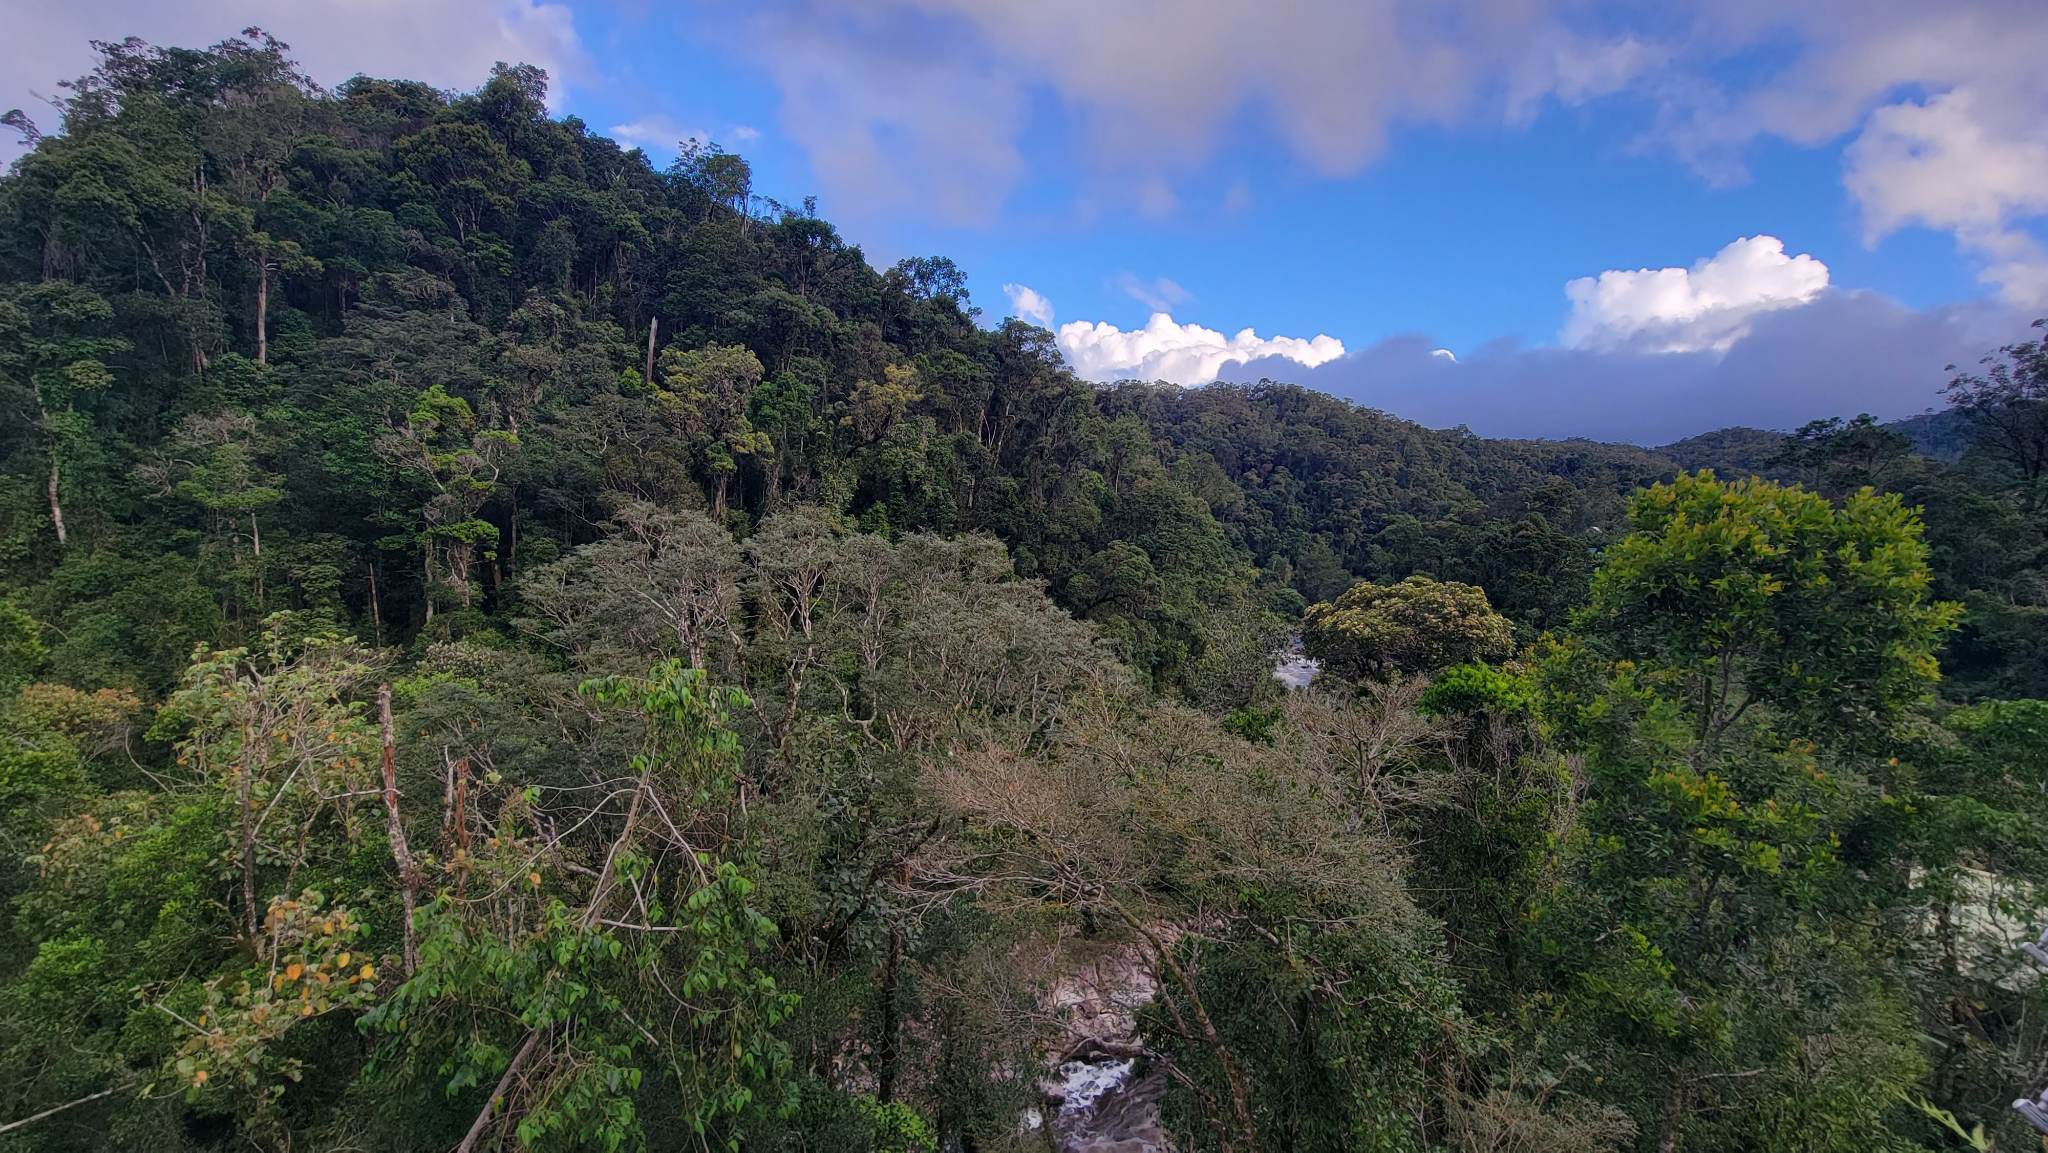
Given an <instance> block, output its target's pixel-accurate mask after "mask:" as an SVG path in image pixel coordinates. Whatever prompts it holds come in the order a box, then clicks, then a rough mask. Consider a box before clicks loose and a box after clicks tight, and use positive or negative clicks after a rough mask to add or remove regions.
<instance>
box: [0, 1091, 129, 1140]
mask: <svg viewBox="0 0 2048 1153" xmlns="http://www.w3.org/2000/svg"><path fill="white" fill-rule="evenodd" d="M133 1087H134V1086H133V1085H132V1084H128V1085H116V1086H114V1087H113V1088H112V1089H102V1090H100V1091H99V1092H97V1093H87V1094H86V1095H85V1096H83V1097H80V1098H77V1099H76V1100H72V1101H66V1102H64V1103H63V1104H62V1105H57V1106H53V1107H51V1108H48V1109H45V1110H43V1111H42V1112H40V1113H31V1114H29V1115H28V1116H26V1117H23V1118H22V1119H21V1120H19V1121H9V1122H8V1123H7V1124H5V1125H0V1133H11V1132H13V1131H14V1130H16V1129H20V1128H22V1127H23V1126H26V1125H32V1124H34V1123H35V1122H37V1121H40V1120H42V1119H43V1118H45V1117H54V1116H56V1115H57V1114H59V1113H62V1112H64V1111H65V1110H66V1109H76V1108H78V1107H79V1106H80V1105H90V1104H91V1103H93V1102H94V1101H98V1100H100V1099H101V1098H103V1097H112V1096H113V1095H114V1094H116V1093H119V1092H121V1091H122V1090H123V1089H130V1088H133Z"/></svg>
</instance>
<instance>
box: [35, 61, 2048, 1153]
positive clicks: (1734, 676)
mask: <svg viewBox="0 0 2048 1153" xmlns="http://www.w3.org/2000/svg"><path fill="white" fill-rule="evenodd" d="M101 47H102V55H103V63H102V65H101V66H100V68H99V69H98V70H97V71H96V72H94V73H93V74H92V75H90V76H88V77H85V78H82V79H81V80H79V81H78V82H76V83H75V84H73V85H71V86H69V87H68V89H67V96H66V99H67V104H66V110H65V114H64V122H63V125H62V132H61V134H51V135H47V136H44V135H39V134H38V133H37V131H36V127H35V125H33V124H32V123H30V122H28V120H26V119H25V118H23V117H21V116H20V115H19V114H11V115H10V116H9V117H8V118H7V123H8V124H9V125H10V126H12V127H14V128H15V129H16V130H17V131H19V132H21V133H22V134H23V135H24V136H25V137H27V138H28V139H29V140H30V142H31V143H32V144H33V148H32V150H31V151H30V152H29V153H28V154H27V155H25V156H24V157H23V158H22V159H21V160H20V161H18V162H17V163H16V165H15V166H14V167H13V169H12V170H11V171H10V172H9V173H8V174H7V175H6V176H5V177H4V178H0V414H4V415H0V696H4V700H0V1148H21V1149H52V1150H62V1149H80V1150H85V1149H147V1150H213V1149H220V1150H226V1149H244V1148H257V1149H264V1150H286V1149H302V1150H337V1151H338V1150H344V1149H350V1150H353V1149H420V1148H455V1149H459V1150H463V1151H468V1150H482V1149H498V1148H520V1149H525V1148H533V1149H583V1148H596V1149H621V1148H643V1147H644V1148H655V1149H668V1148H712V1147H723V1148H729V1149H760V1150H768V1149H788V1150H805V1149H819V1150H822V1149H832V1150H839V1149H871V1150H877V1151H885V1150H886V1151H898V1150H900V1151H905V1153H908V1151H912V1150H936V1149H942V1148H943V1149H947V1150H963V1151H964V1150H999V1149H1043V1148H1048V1147H1051V1146H1052V1143H1053V1142H1054V1141H1055V1140H1056V1137H1055V1135H1054V1128H1053V1126H1051V1125H1048V1124H1040V1125H1038V1126H1036V1127H1032V1126H1028V1125H1025V1124H1023V1119H1024V1118H1025V1117H1026V1116H1027V1115H1028V1111H1031V1110H1037V1111H1038V1113H1037V1114H1035V1115H1036V1116H1038V1117H1040V1118H1041V1119H1043V1118H1045V1117H1047V1116H1049V1115H1050V1114H1051V1113H1052V1112H1054V1111H1056V1109H1057V1106H1058V1104H1059V1103H1058V1102H1056V1101H1051V1100H1048V1098H1047V1095H1046V1094H1047V1090H1046V1087H1045V1085H1044V1084H1043V1083H1042V1078H1041V1074H1042V1071H1043V1070H1044V1069H1046V1068H1047V1067H1048V1065H1049V1064H1052V1063H1056V1061H1055V1058H1058V1057H1060V1056H1062V1050H1063V1047H1065V1046H1067V1044H1068V1042H1069V1041H1070V1040H1071V1038H1070V1037H1068V1036H1067V1035H1066V1033H1065V1032H1064V1030H1065V1029H1066V1028H1067V1025H1066V1023H1064V1022H1062V1021H1061V1020H1060V1019H1059V1015H1058V1013H1057V1011H1056V1008H1057V1007H1056V1006H1055V1005H1054V1004H1053V1003H1052V1002H1051V1001H1050V1000H1049V998H1048V990H1050V989H1053V988H1054V987H1056V986H1058V985H1059V983H1060V982H1061V981H1062V980H1063V979H1064V978H1065V977H1067V976H1069V975H1070V972H1069V968H1068V965H1069V959H1070V958H1072V957H1074V956H1076V955H1081V954H1087V953H1097V954H1099V953H1102V952H1104V951H1114V952H1117V953H1118V954H1119V955H1122V956H1127V957H1130V958H1134V959H1135V960H1134V962H1133V963H1134V964H1135V965H1136V966H1138V967H1139V968H1141V969H1143V970H1144V971H1145V972H1146V973H1147V974H1149V981H1150V984H1151V985H1152V986H1153V987H1154V989H1155V992H1154V994H1153V996H1152V999H1151V1001H1150V1002H1148V1003H1147V1004H1146V1005H1145V1006H1144V1007H1143V1008H1142V1009H1140V1010H1139V1011H1138V1022H1137V1031H1138V1036H1139V1038H1140V1040H1139V1041H1135V1042H1132V1052H1131V1054H1130V1056H1131V1058H1132V1059H1133V1060H1135V1061H1136V1062H1139V1063H1141V1067H1142V1068H1144V1069H1146V1070H1149V1071H1152V1072H1153V1073H1156V1074H1158V1075H1160V1076H1162V1077H1163V1079H1164V1085H1165V1089H1164V1091H1163V1102H1162V1104H1161V1109H1162V1111H1163V1120H1164V1122H1165V1124H1166V1126H1167V1128H1168V1129H1169V1130H1170V1131H1171V1132H1172V1133H1173V1134H1174V1135H1175V1138H1176V1139H1177V1141H1178V1142H1179V1143H1180V1147H1182V1148H1186V1149H1216V1150H1236V1151H1239V1153H1249V1151H1252V1150H1268V1149H1288V1150H1305V1151H1306V1150H1340V1149H1341V1150H1349V1149H1377V1150H1420V1149H1455V1150H1464V1151H1471V1153H1479V1151H1482V1150H1484V1151H1501V1150H1515V1151H1519V1153H1544V1151H1553V1150H1554V1151H1556V1153H1566V1151H1574V1153H1576V1151H1584V1150H1617V1151H1619V1150H1635V1149H1640V1150H1656V1151H1657V1153H1670V1151H1674V1150H1681V1149H1682V1150H1688V1151H1695V1153H1708V1151H1724V1150H1725V1151H1729V1153H1739V1151H1748V1150H1770V1151H1773V1153H1776V1151H1781V1150H1811V1151H1823V1150H1842V1151H1844V1153H1847V1151H1849V1150H1855V1151H1858V1153H1867V1151H1870V1150H1898V1151H1906V1150H1941V1149H1958V1148H1971V1147H1975V1148H1978V1149H1986V1148H1990V1147H1992V1145H1993V1143H1996V1145H1997V1147H2000V1148H2010V1149H2018V1148H2023V1147H2026V1146H2027V1144H2028V1143H2029V1142H2030V1141H2031V1140H2032V1138H2031V1137H2030V1136H2029V1134H2028V1131H2027V1129H2026V1127H2025V1125H2024V1123H2023V1122H2021V1121H2020V1120H2019V1119H2018V1118H2017V1117H2016V1116H2015V1115H2013V1114H2012V1113H2011V1112H2010V1111H2009V1110H2007V1109H2006V1107H2005V1106H2006V1103H2007V1102H2008V1101H2010V1100H2011V1099H2012V1098H2013V1097H2015V1096H2019V1095H2023V1094H2031V1093H2032V1092H2034V1091H2035V1090H2038V1089H2039V1088H2041V1085H2042V1083H2044V1082H2048V1046H2044V1044H2043V1036H2042V1025H2041V1021H2042V1014H2043V1011H2044V1010H2048V1000H2044V997H2048V994H2044V991H2043V988H2042V985H2041V983H2040V982H2039V981H2037V980H2036V979H2034V977H2033V975H2032V973H2031V971H2030V970H2029V969H2028V968H2027V966H2026V964H2025V963H2024V961H2022V960H2021V959H2019V954H2018V953H2017V945H2018V943H2019V942H2020V941H2021V940H2025V939H2031V938H2032V936H2033V935H2034V934H2035V933H2037V932H2038V931H2039V930H2040V928H2041V926H2042V924H2043V921H2044V918H2048V899H2044V897H2043V896H2040V895H2037V887H2038V885H2039V884H2040V882H2041V881H2043V880H2044V879H2048V840H2044V833H2043V830H2044V829H2048V792H2044V790H2048V701H2044V700H2042V699H2040V698H2043V697H2048V627H2044V626H2048V532H2044V530H2048V512H2044V508H2043V503H2042V496H2043V489H2044V480H2043V477H2042V473H2043V470H2044V468H2048V352H2044V350H2043V348H2042V346H2041V344H2040V343H2038V342H2030V343H2022V344H2015V345H2013V346H2011V347H2009V348H2006V349H2003V350H2000V351H1999V352H1997V353H1995V354H1993V355H1992V356H1991V357H1990V358H1989V359H1988V360H1987V362H1986V363H1985V364H1984V365H1983V366H1980V369H1979V370H1978V371H1975V372H1969V373H1964V374H1961V375H1958V376H1957V377H1955V379H1953V380H1951V381H1950V382H1948V384H1947V387H1946V390H1945V396H1946V398H1947V400H1948V402H1949V406H1950V407H1949V409H1948V411H1947V412H1945V413H1943V414H1939V415H1935V416H1930V417H1925V418H1919V419H1917V420H1915V421H1912V422H1905V423H1903V424H1901V425H1899V426H1892V427H1887V426H1883V425H1880V424H1878V423H1876V422H1873V421H1871V420H1869V419H1867V418H1860V419H1858V420H1854V421H1840V420H1826V421H1817V422H1815V423H1814V424H1811V425H1809V426H1807V427H1805V428H1803V429H1800V430H1799V431H1798V432H1796V433H1794V434H1791V435H1780V434H1775V433H1765V432H1758V431H1755V430H1742V429H1731V430H1724V431H1723V432H1720V433H1715V434H1709V435H1708V436H1704V437H1698V438H1693V439H1692V440H1689V441H1686V442H1681V443H1680V444H1677V445H1671V446H1666V447H1665V448H1663V449H1656V450H1649V449H1638V448H1633V447H1627V446H1614V445H1602V444H1595V443H1590V442H1519V441H1497V440H1486V439H1482V438H1479V437H1475V436H1472V435H1470V434H1468V433H1466V432H1464V431H1462V430H1450V431H1433V430H1427V429H1423V428H1421V427H1419V426H1416V425H1414V424H1411V423H1408V422H1404V421H1401V420H1399V419H1397V418H1395V417H1392V416H1389V415H1386V414H1383V413H1379V412H1375V411H1372V410H1369V409H1364V408H1360V407H1357V406H1354V405H1351V404H1348V403H1346V402H1343V401H1339V400H1335V399H1333V398H1330V397H1326V396H1322V395H1319V394H1316V393H1313V392H1309V391H1306V390H1303V389H1300V388H1296V387H1292V386H1288V385H1284V384H1274V383H1263V384H1260V385H1256V386H1248V387H1246V386H1229V385H1215V386H1212V387H1207V388H1200V389H1180V388H1176V387H1172V386H1166V385H1155V384H1143V383H1124V384H1119V385H1115V386H1109V387H1104V386H1099V385H1095V384H1091V383H1088V382H1085V381H1081V380H1078V379H1077V378H1075V377H1074V376H1073V375H1072V374H1071V373H1070V372H1068V371H1067V370H1066V368H1065V367H1064V366H1063V364H1062V362H1061V359H1060V356H1059V353H1058V351H1057V348H1056V347H1055V345H1054V343H1053V339H1052V336H1051V334H1050V333H1048V332H1046V331H1044V330H1042V329H1039V328H1035V327H1032V326H1030V325H1027V324H1023V323H1021V322H1018V321H1016V320H1009V321H1006V322H1004V323H1003V324H1001V325H993V326H992V325H989V324H987V323H986V318H984V317H983V316H982V315H981V313H980V311H979V310H978V309H976V308H975V307H973V305H972V302H971V301H970V299H969V297H968V293H967V291H966V288H965V278H964V277H963V276H962V274H961V273H960V271H959V270H958V269H957V268H955V267H954V266H953V265H952V264H951V262H949V261H947V260H944V259H942V258H921V259H912V260H906V261H903V262H901V263H899V264H897V265H896V266H895V267H893V268H891V269H889V270H887V271H880V272H878V271H876V270H875V269H873V268H871V267H870V266H869V264H868V263H867V261H866V259H865V257H864V256H863V255H862V253H861V251H860V250H859V249H858V248H857V247H854V246H851V245H849V244H847V243H846V242H845V241H844V240H843V239H842V238H841V237H840V236H839V235H838V234H837V232H836V231H835V230H834V229H833V228H832V226H831V225H830V224H828V223H827V222H825V221H824V220H822V219H820V218H819V217H818V215H817V211H816V206H815V205H814V204H813V203H811V202H809V201H805V202H804V203H802V204H799V205H785V204H780V203H777V202H775V201H774V200H772V199H768V198H766V197H762V196H759V195H756V194H755V193H754V191H753V189H752V187H751V180H750V175H749V172H748V169H747V165H746V163H745V161H744V160H743V159H742V158H740V157H739V156H736V155H733V154H729V153H725V152H722V151H719V150H717V149H715V148H697V147H686V148H685V150H684V151H683V153H682V154H681V155H680V156H679V157H678V159H677V160H676V161H675V163H674V164H672V165H670V166H669V167H668V168H666V169H662V170H657V169H656V168H654V167H653V166H652V165H651V164H650V163H649V161H648V159H647V157H646V156H645V155H644V154H643V153H641V152H638V151H630V152H629V151H622V150H621V149H620V148H619V147H618V146H617V145H616V144H614V143H613V142H611V141H609V140H606V139H603V138H601V137H598V136H595V135H593V134H592V133H590V132H589V131H588V129H587V127H586V126H584V125H583V124H581V123H580V122H578V121H577V120H575V119H574V118H569V119H560V120H558V119H554V118H551V117H550V116H549V115H548V113H547V111H546V108H545V104H544V96H545V84H546V78H545V77H544V76H543V75H542V74H540V73H539V72H537V71H535V70H533V69H530V68H525V67H501V68H500V69H498V70H497V71H496V72H495V73H494V74H493V75H492V76H491V77H490V78H489V79H488V81H487V82H486V83H484V84H483V86H482V87H480V88H479V89H477V90H476V91H474V92H470V93H461V94H450V93H443V92H440V91H437V90H434V89H432V88H430V87H427V86H425V85H421V84H417V83H411V82H405V81H387V80H375V79H368V78H360V77H359V78H357V79H355V80H352V81H350V82H348V83H347V84H344V85H343V86H341V87H340V88H339V89H336V90H333V91H331V92H330V91H323V90H321V89H319V88H317V87H316V86H314V85H313V84H312V83H310V82H309V81H308V80H307V79H306V78H305V77H304V76H302V75H301V74H299V72H298V71H297V70H296V69H295V67H294V66H293V65H292V64H291V62H290V59H289V56H288V54H287V52H286V50H285V47H284V46H283V45H280V44H278V43H276V42H274V41H272V40H270V39H268V38H267V37H265V36H263V35H262V34H261V33H260V32H256V31H254V30H252V31H251V32H249V33H246V34H245V35H244V36H243V37H241V38H238V39H235V40H230V41H227V42H224V43H222V44H220V45H216V46H214V47H213V48H211V49H208V50H204V51H195V50H184V49H160V48H155V47H152V46H149V45H146V44H142V43H140V42H136V41H130V42H127V43H123V44H112V45H103V46H101ZM1941 385H1942V382H1940V381H1931V382H1930V384H1929V387H1930V397H1932V396H1933V394H1934V390H1935V389H1936V388H1938V387H1940V386H1941ZM1706 470H1713V471H1706ZM1716 473H1718V475H1719V477H1721V478H1723V479H1717V477H1716ZM1736 478H1742V479H1736ZM1296 637H1299V638H1300V639H1301V642H1302V643H1303V644H1304V645H1305V646H1306V648H1307V651H1308V653H1309V654H1310V655H1312V656H1315V657H1317V658H1319V659H1320V660H1321V661H1322V662H1323V668H1324V673H1323V675H1322V677H1321V678H1319V679H1318V681H1317V682H1316V684H1315V685H1314V686H1312V687H1311V688H1309V689H1305V690H1295V691H1288V690H1286V689H1284V688H1283V687H1282V686H1281V684H1280V683H1278V682H1277V681H1275V680H1274V678H1273V677H1272V675H1271V672H1272V668H1273V664H1274V661H1275V658H1276V656H1277V655H1278V654H1280V653H1281V652H1283V651H1284V650H1285V649H1286V648H1287V647H1288V646H1289V645H1290V644H1291V643H1292V642H1293V640H1294V638H1296ZM1094 1040H1096V1041H1097V1042H1098V1043H1099V1042H1101V1041H1102V1040H1104V1039H1102V1038H1095V1039H1094ZM1979 1127H1981V1128H1979Z"/></svg>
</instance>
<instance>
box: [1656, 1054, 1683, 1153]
mask: <svg viewBox="0 0 2048 1153" xmlns="http://www.w3.org/2000/svg"><path fill="white" fill-rule="evenodd" d="M1684 1116H1685V1081H1684V1079H1683V1078H1682V1077H1681V1076H1680V1075H1679V1073H1678V1071H1677V1070H1675V1069H1674V1070H1672V1072H1671V1084H1670V1085H1669V1086H1668V1087H1666V1088H1665V1090H1664V1116H1663V1118H1662V1120H1661V1121H1660V1122H1659V1128H1660V1132H1659V1133H1658V1135H1657V1153H1678V1122H1679V1120H1680V1119H1681V1118H1682V1117H1684Z"/></svg>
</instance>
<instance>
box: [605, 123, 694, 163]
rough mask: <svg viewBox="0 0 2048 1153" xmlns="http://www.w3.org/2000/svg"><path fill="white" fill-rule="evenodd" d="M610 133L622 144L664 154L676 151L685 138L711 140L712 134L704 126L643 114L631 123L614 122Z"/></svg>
mask: <svg viewBox="0 0 2048 1153" xmlns="http://www.w3.org/2000/svg"><path fill="white" fill-rule="evenodd" d="M610 135H611V137H612V139H614V140H617V141H618V142H620V143H621V144H626V145H629V146H631V147H634V148H644V149H646V150H647V151H649V152H660V153H664V154H666V153H672V152H674V151H675V150H676V146H677V145H679V144H681V143H682V142H683V141H685V140H695V141H698V142H699V143H708V142H709V141H710V140H711V134H710V133H709V132H706V131H704V130H703V129H702V128H691V127H688V126H686V125H684V124H682V123H680V122H678V121H675V120H671V119H669V118H668V117H666V116H643V117H641V118H640V119H638V120H635V121H633V122H631V123H629V124H614V125H612V126H611V129H610Z"/></svg>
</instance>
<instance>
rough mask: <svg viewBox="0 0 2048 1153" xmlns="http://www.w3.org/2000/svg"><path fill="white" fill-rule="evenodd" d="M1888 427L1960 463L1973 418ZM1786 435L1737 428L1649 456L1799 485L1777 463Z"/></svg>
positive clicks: (1933, 415) (1914, 420)
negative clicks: (1970, 420)
mask: <svg viewBox="0 0 2048 1153" xmlns="http://www.w3.org/2000/svg"><path fill="white" fill-rule="evenodd" d="M1884 427H1886V428H1888V429H1890V430H1892V431H1893V432H1896V433H1898V434H1899V435H1901V436H1903V437H1905V438H1906V439H1907V440H1908V441H1909V442H1911V443H1912V446H1913V451H1914V452H1916V453H1919V454H1920V455H1921V456H1924V457H1928V458H1929V459H1932V460H1938V461H1941V462H1943V463H1945V464H1953V463H1954V462H1955V461H1957V460H1959V459H1961V457H1962V455H1963V450H1964V449H1966V448H1968V447H1969V446H1970V429H1969V421H1968V418H1966V417H1964V416H1963V415H1962V414H1961V413H1959V412H1955V411H1953V410H1943V411H1941V412H1926V413H1921V414H1920V415H1919V416H1909V417H1907V418H1905V419H1904V420H1894V421H1889V422H1887V423H1886V424H1885V426H1884ZM1786 435H1787V434H1785V433H1782V432H1773V431H1771V430H1770V429H1764V428H1747V427H1743V426H1741V425H1736V426H1733V427H1730V428H1717V429H1715V430H1714V431H1712V432H1703V433H1700V434H1699V435H1698V436H1689V437H1686V438H1685V439H1684V440H1680V441H1673V442H1672V443H1670V444H1665V445H1659V446H1657V447H1656V448H1653V449H1650V450H1649V451H1650V452H1652V453H1655V454H1656V455H1658V456H1661V457H1665V458H1667V459H1669V460H1670V461H1671V462H1672V463H1674V464H1675V465H1677V466H1678V467H1680V468H1684V469H1688V470H1697V469H1702V468H1711V469H1713V470H1714V471H1715V472H1718V473H1723V474H1728V475H1738V476H1746V475H1750V474H1755V475H1757V476H1763V477H1769V478H1771V479H1773V480H1791V479H1794V470H1792V469H1788V468H1786V467H1785V466H1783V465H1781V464H1778V463H1776V458H1777V455H1778V451H1779V449H1780V448H1781V447H1783V445H1784V443H1785V439H1786Z"/></svg>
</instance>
